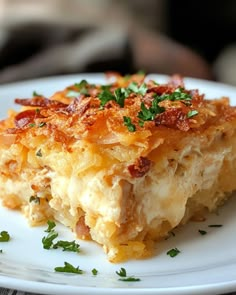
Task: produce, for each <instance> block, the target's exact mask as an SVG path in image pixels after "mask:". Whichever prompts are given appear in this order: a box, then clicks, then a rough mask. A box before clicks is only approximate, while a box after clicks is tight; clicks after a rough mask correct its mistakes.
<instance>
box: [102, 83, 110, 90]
mask: <svg viewBox="0 0 236 295" xmlns="http://www.w3.org/2000/svg"><path fill="white" fill-rule="evenodd" d="M111 86H112V84H108V85H101V89H102V90H108V91H110V89H111Z"/></svg>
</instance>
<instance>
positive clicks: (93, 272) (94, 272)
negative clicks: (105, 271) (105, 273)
mask: <svg viewBox="0 0 236 295" xmlns="http://www.w3.org/2000/svg"><path fill="white" fill-rule="evenodd" d="M91 272H92V274H93V275H94V276H96V275H97V274H98V270H97V269H96V268H93V269H92V270H91Z"/></svg>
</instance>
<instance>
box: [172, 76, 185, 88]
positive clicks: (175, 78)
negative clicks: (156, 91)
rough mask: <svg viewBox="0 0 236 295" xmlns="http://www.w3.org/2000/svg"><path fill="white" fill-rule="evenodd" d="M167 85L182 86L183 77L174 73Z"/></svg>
mask: <svg viewBox="0 0 236 295" xmlns="http://www.w3.org/2000/svg"><path fill="white" fill-rule="evenodd" d="M168 85H170V86H173V87H175V88H179V87H181V88H184V79H183V77H182V76H180V75H178V74H175V75H173V76H171V78H170V80H169V82H168Z"/></svg>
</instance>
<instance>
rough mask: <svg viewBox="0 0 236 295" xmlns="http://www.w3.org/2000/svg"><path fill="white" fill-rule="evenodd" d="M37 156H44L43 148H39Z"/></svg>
mask: <svg viewBox="0 0 236 295" xmlns="http://www.w3.org/2000/svg"><path fill="white" fill-rule="evenodd" d="M36 156H37V157H42V156H43V154H42V151H41V149H39V150H37V152H36Z"/></svg>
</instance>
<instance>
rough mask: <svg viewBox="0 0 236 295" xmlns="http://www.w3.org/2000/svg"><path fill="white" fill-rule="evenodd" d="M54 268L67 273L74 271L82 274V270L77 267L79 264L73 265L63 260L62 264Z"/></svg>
mask: <svg viewBox="0 0 236 295" xmlns="http://www.w3.org/2000/svg"><path fill="white" fill-rule="evenodd" d="M54 270H55V271H56V272H67V273H74V274H79V275H81V274H83V270H81V269H80V268H79V266H77V267H74V266H73V265H72V264H70V263H68V262H64V266H58V267H55V268H54Z"/></svg>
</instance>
